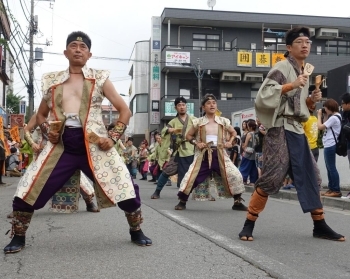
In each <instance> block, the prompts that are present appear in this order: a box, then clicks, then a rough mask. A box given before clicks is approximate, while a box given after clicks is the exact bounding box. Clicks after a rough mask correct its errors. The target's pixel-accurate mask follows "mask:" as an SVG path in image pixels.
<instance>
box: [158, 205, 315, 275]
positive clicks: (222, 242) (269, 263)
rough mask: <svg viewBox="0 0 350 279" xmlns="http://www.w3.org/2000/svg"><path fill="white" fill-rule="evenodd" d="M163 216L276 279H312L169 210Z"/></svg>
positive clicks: (164, 211) (162, 211)
mask: <svg viewBox="0 0 350 279" xmlns="http://www.w3.org/2000/svg"><path fill="white" fill-rule="evenodd" d="M159 212H161V213H162V214H164V215H165V216H167V217H169V218H170V219H172V220H173V221H175V222H177V223H178V224H180V225H182V226H184V227H186V228H188V229H190V230H192V231H194V232H196V233H198V234H199V235H201V236H203V237H204V238H206V239H208V240H210V241H212V242H214V243H215V244H217V245H218V246H220V247H222V248H224V249H225V250H227V251H229V252H231V253H233V254H235V255H237V256H239V257H241V258H242V259H244V260H245V261H247V262H249V263H251V264H253V265H254V266H257V267H258V268H260V269H262V270H264V271H266V272H267V273H269V274H270V275H271V276H273V277H275V278H286V279H287V278H288V279H293V278H296V279H304V278H305V279H311V277H308V276H307V275H305V274H301V273H299V272H297V271H295V269H292V268H291V267H289V266H287V265H285V264H284V263H281V262H279V261H276V260H274V259H272V258H270V257H268V256H266V255H264V254H262V253H260V252H258V251H256V250H254V249H251V248H248V247H246V246H244V245H243V244H240V241H238V240H237V241H236V240H233V239H231V238H228V237H226V236H224V235H221V234H219V233H218V232H216V231H213V230H211V229H209V228H206V227H203V226H201V225H199V224H196V223H195V222H193V220H191V219H188V218H186V217H183V216H180V215H178V214H176V213H174V212H172V211H169V210H160V211H159Z"/></svg>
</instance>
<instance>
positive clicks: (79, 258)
mask: <svg viewBox="0 0 350 279" xmlns="http://www.w3.org/2000/svg"><path fill="white" fill-rule="evenodd" d="M4 180H5V181H6V182H10V181H12V183H14V185H12V186H7V187H0V216H1V217H0V235H1V237H0V247H1V248H2V247H4V246H5V245H7V244H8V243H9V241H10V239H9V237H8V236H5V232H6V231H7V230H8V229H9V228H10V224H8V221H9V220H8V219H6V215H7V214H8V213H9V211H10V210H11V199H12V196H13V193H14V191H15V183H16V179H15V178H6V177H5V178H4ZM147 184H148V183H147ZM147 187H148V190H147V191H146V188H147ZM152 187H153V184H149V185H145V186H144V185H142V193H143V196H144V198H145V199H146V196H148V192H149V191H150V189H151V188H152ZM173 188H175V187H173ZM174 190H175V189H173V191H174ZM169 193H170V192H169ZM173 200H174V199H172V201H173ZM167 209H169V207H168V208H167ZM143 212H144V218H145V220H144V225H143V226H142V229H143V231H144V232H145V234H146V235H148V236H149V237H151V238H152V239H153V241H154V245H152V246H151V247H138V246H136V245H134V244H132V243H131V242H130V237H129V235H128V226H127V222H126V219H125V217H124V213H123V212H122V211H121V210H119V209H117V208H110V209H105V210H103V211H101V212H100V213H88V212H86V211H85V209H84V203H83V202H81V203H80V211H79V212H78V213H76V214H58V213H52V212H49V211H48V208H44V209H42V210H39V211H37V212H36V213H35V214H34V217H33V219H32V222H31V226H30V228H29V230H28V232H27V245H26V248H25V249H24V250H23V251H21V252H20V253H17V254H12V255H3V256H1V258H0V278H6V279H21V278H23V279H24V278H25V279H34V278H35V279H37V278H40V279H49V278H50V279H51V278H60V279H64V278H70V279H72V278H84V279H86V278H88V279H89V278H99V279H100V278H123V279H129V278H130V279H141V278H142V279H148V278H150V279H151V278H152V279H158V278H159V279H163V278H170V279H172V278H174V279H175V278H179V279H186V278H204V279H205V278H242V279H250V278H256V279H258V278H259V279H260V278H274V277H271V276H270V275H269V274H268V273H267V272H265V271H263V270H261V269H260V268H258V267H256V266H254V265H252V264H251V263H249V262H247V261H245V260H243V259H242V258H241V257H239V256H237V255H235V254H234V253H232V252H231V251H229V250H227V249H226V248H225V247H221V246H220V245H217V244H216V243H215V242H213V241H211V240H210V239H206V238H205V237H203V236H201V235H198V234H197V233H196V232H193V231H191V230H189V229H187V228H186V227H184V226H182V225H181V224H179V223H178V222H175V221H173V220H172V219H170V218H168V217H167V216H165V215H164V214H163V213H159V212H158V211H156V210H154V209H152V208H150V207H149V206H147V205H146V204H144V205H143Z"/></svg>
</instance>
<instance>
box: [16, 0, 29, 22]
mask: <svg viewBox="0 0 350 279" xmlns="http://www.w3.org/2000/svg"><path fill="white" fill-rule="evenodd" d="M19 3H20V4H21V8H22V11H23V14H24V17H25V18H26V20H27V21H28V22H29V23H30V20H29V19H28V17H27V13H28V14H30V12H29V11H28V8H27V13H26V12H25V11H24V8H23V4H22V0H20V1H19ZM26 7H27V6H26Z"/></svg>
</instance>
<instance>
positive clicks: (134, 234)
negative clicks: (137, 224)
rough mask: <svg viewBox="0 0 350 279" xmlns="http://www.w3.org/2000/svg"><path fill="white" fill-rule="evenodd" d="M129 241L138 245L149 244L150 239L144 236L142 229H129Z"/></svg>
mask: <svg viewBox="0 0 350 279" xmlns="http://www.w3.org/2000/svg"><path fill="white" fill-rule="evenodd" d="M130 235H131V241H132V242H133V243H135V244H137V245H138V246H151V245H152V240H151V239H149V238H148V237H147V236H145V235H144V234H143V232H142V230H138V231H130Z"/></svg>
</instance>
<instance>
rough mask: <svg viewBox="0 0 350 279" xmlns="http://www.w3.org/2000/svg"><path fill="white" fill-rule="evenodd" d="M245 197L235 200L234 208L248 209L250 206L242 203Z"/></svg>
mask: <svg viewBox="0 0 350 279" xmlns="http://www.w3.org/2000/svg"><path fill="white" fill-rule="evenodd" d="M242 200H243V199H240V200H235V201H234V204H233V205H232V210H239V211H248V207H246V206H245V205H244V204H243V203H242Z"/></svg>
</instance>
